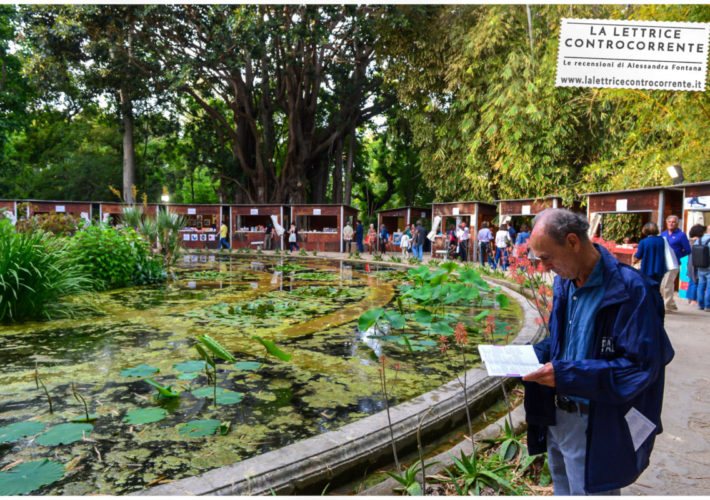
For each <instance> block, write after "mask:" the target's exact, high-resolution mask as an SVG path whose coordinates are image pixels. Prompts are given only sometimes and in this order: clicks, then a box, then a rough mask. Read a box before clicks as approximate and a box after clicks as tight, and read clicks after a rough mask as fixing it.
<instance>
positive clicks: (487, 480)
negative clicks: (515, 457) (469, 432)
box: [447, 449, 515, 496]
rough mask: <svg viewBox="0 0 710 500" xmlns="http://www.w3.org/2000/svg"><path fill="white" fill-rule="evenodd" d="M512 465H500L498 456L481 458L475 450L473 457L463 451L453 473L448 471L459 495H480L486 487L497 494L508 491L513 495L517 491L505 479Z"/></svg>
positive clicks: (455, 459) (457, 459) (455, 462)
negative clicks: (506, 472)
mask: <svg viewBox="0 0 710 500" xmlns="http://www.w3.org/2000/svg"><path fill="white" fill-rule="evenodd" d="M511 467H512V465H510V464H502V465H501V464H500V462H499V461H498V460H497V456H496V457H493V458H485V457H484V458H481V457H477V456H476V452H475V449H474V452H473V454H472V455H471V457H470V458H469V457H467V456H466V454H465V453H464V452H463V450H462V451H461V457H460V458H454V467H453V472H452V471H451V470H447V473H448V474H449V477H450V480H451V483H453V485H454V487H455V488H456V492H457V493H458V494H459V495H462V496H463V495H469V494H471V493H472V494H473V495H480V494H481V489H482V488H483V487H485V486H488V487H490V488H493V489H494V490H495V491H497V492H501V491H506V492H508V493H513V492H514V491H515V489H514V488H513V486H512V485H511V484H510V482H509V481H508V479H507V478H506V477H505V470H506V469H510V468H511Z"/></svg>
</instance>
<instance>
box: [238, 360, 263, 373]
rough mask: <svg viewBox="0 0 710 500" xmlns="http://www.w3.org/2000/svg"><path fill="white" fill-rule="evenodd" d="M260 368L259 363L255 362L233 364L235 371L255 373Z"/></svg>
mask: <svg viewBox="0 0 710 500" xmlns="http://www.w3.org/2000/svg"><path fill="white" fill-rule="evenodd" d="M260 366H261V363H259V362H257V361H240V362H239V363H234V369H235V370H245V371H256V370H258V369H259V367H260Z"/></svg>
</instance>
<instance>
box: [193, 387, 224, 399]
mask: <svg viewBox="0 0 710 500" xmlns="http://www.w3.org/2000/svg"><path fill="white" fill-rule="evenodd" d="M223 392H224V389H222V388H221V387H217V394H222V393H223ZM192 395H193V396H195V397H196V398H209V397H212V396H214V387H203V388H201V389H196V390H194V391H192Z"/></svg>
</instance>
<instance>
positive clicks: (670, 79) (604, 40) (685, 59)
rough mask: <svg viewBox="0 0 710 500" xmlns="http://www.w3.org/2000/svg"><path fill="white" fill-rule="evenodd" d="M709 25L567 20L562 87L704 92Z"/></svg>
mask: <svg viewBox="0 0 710 500" xmlns="http://www.w3.org/2000/svg"><path fill="white" fill-rule="evenodd" d="M709 34H710V23H677V22H660V21H624V20H602V19H562V26H561V29H560V41H559V50H558V54H557V79H556V82H555V85H557V86H558V87H595V88H617V89H657V90H685V91H696V92H703V91H705V87H706V76H707V63H708V38H709Z"/></svg>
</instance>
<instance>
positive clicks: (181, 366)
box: [173, 360, 206, 373]
mask: <svg viewBox="0 0 710 500" xmlns="http://www.w3.org/2000/svg"><path fill="white" fill-rule="evenodd" d="M205 366H206V365H205V362H204V361H202V360H198V361H183V362H182V363H177V364H175V365H173V368H175V369H176V370H177V371H179V372H185V373H190V372H199V371H202V370H204V369H205Z"/></svg>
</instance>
